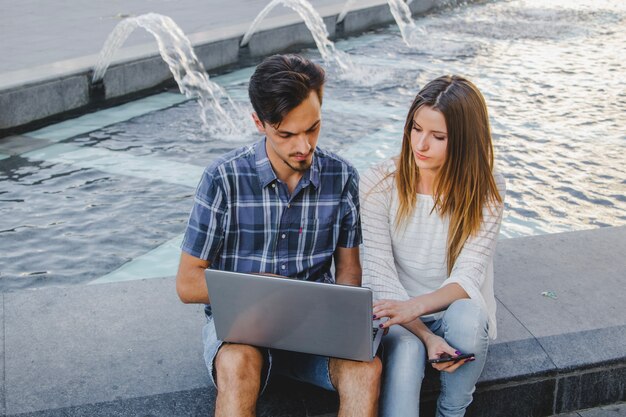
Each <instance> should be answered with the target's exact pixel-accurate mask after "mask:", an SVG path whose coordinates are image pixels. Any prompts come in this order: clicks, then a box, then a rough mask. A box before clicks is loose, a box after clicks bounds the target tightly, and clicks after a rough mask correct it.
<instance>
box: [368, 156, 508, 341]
mask: <svg viewBox="0 0 626 417" xmlns="http://www.w3.org/2000/svg"><path fill="white" fill-rule="evenodd" d="M394 171H395V162H394V161H393V160H387V161H384V162H383V163H381V164H379V165H377V166H375V167H373V168H372V169H370V170H369V171H368V172H367V173H366V174H365V175H363V176H362V178H361V183H360V189H361V191H360V193H361V194H360V195H361V220H362V227H363V242H364V243H363V286H366V287H370V288H371V289H372V290H373V291H374V298H376V299H398V300H405V299H408V298H410V297H415V296H418V295H423V294H428V293H430V292H433V291H435V290H437V289H439V288H441V287H443V286H445V285H448V284H451V283H457V284H459V285H460V286H461V287H462V288H463V289H464V290H465V291H466V292H467V294H468V295H469V296H470V298H472V299H474V300H476V301H477V302H478V303H479V304H480V305H481V306H482V307H483V309H484V310H485V311H486V312H487V313H488V316H489V336H490V337H491V338H492V339H495V337H496V335H497V329H496V301H495V296H494V292H493V256H494V253H495V249H496V243H497V239H498V233H499V231H500V224H501V222H502V212H503V205H497V206H490V207H485V208H484V209H483V222H482V225H481V227H480V229H479V231H478V233H477V234H476V235H473V236H470V238H469V239H468V240H467V241H466V242H465V245H464V246H463V249H462V250H461V253H460V255H459V256H458V258H457V260H456V262H455V264H454V267H453V269H452V273H451V274H450V276H448V274H447V267H446V252H447V237H448V225H449V221H448V219H447V218H441V217H440V216H439V215H438V214H437V212H436V211H432V212H431V210H432V209H433V205H434V201H433V198H432V196H430V195H424V194H418V195H417V201H416V206H415V210H414V212H413V213H412V215H411V216H410V218H409V219H408V220H407V222H406V223H404V225H403V226H402V227H400V228H396V226H395V221H396V213H397V210H398V194H397V190H396V187H395V184H394V177H393V176H392V175H388V174H390V173H392V172H394ZM494 178H495V180H496V184H497V187H498V190H499V192H500V195H501V196H502V198H504V195H505V192H506V185H505V181H504V177H503V176H502V175H501V174H499V173H498V172H494ZM435 316H436V317H438V316H437V315H435Z"/></svg>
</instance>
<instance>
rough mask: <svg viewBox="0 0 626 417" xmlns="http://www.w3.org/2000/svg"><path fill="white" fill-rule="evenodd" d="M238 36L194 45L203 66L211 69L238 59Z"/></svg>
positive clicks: (232, 62)
mask: <svg viewBox="0 0 626 417" xmlns="http://www.w3.org/2000/svg"><path fill="white" fill-rule="evenodd" d="M239 41H240V38H239V37H235V38H232V39H225V40H222V41H217V42H211V43H206V44H202V45H197V46H195V47H194V50H195V52H196V55H197V56H198V59H199V60H200V62H202V65H204V68H205V69H206V70H207V71H208V70H212V69H215V68H220V67H224V66H226V65H231V64H234V63H236V62H237V60H238V59H239Z"/></svg>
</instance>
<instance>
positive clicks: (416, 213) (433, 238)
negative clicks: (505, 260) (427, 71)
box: [361, 76, 505, 417]
mask: <svg viewBox="0 0 626 417" xmlns="http://www.w3.org/2000/svg"><path fill="white" fill-rule="evenodd" d="M504 193H505V184H504V179H503V177H502V176H501V175H499V174H498V173H497V172H494V161H493V147H492V143H491V132H490V128H489V117H488V114H487V107H486V105H485V100H484V98H483V96H482V95H481V93H480V92H479V91H478V89H477V88H476V86H474V84H472V83H471V82H470V81H468V80H466V79H464V78H461V77H458V76H444V77H440V78H437V79H436V80H434V81H431V82H430V83H428V84H427V85H426V86H425V87H424V88H423V89H422V90H421V91H420V92H419V94H418V95H417V96H416V97H415V100H414V101H413V104H412V105H411V108H410V110H409V114H408V116H407V119H406V124H405V127H404V136H403V139H402V150H401V153H400V155H399V156H398V157H396V158H393V159H391V160H388V161H385V162H383V163H381V164H380V165H378V166H375V167H374V168H373V169H371V170H370V171H369V172H367V173H366V174H365V175H364V176H363V177H362V179H361V204H362V223H363V238H364V254H363V285H364V286H369V287H370V288H372V290H373V291H374V294H375V298H376V301H375V303H374V315H375V316H376V317H386V318H388V321H386V322H385V324H384V325H382V327H384V328H389V333H388V334H387V335H386V336H385V337H384V338H383V346H384V349H383V363H384V377H383V378H384V379H383V387H382V392H381V415H382V416H383V417H390V416H403V417H407V416H418V415H419V398H420V387H421V383H422V379H423V377H424V370H425V367H426V366H430V365H429V364H428V363H427V360H428V359H437V358H440V359H441V358H445V357H447V356H451V357H456V356H458V355H460V354H466V353H473V354H474V355H475V357H474V358H472V359H465V360H457V361H454V360H452V361H448V362H441V363H436V364H432V366H433V367H434V368H435V369H437V370H439V371H441V394H440V396H439V399H438V402H437V416H442V417H444V416H445V417H450V416H462V415H464V414H465V409H466V408H467V406H469V404H470V403H471V401H472V393H473V392H474V387H475V385H476V381H477V380H478V377H479V376H480V373H481V372H482V369H483V366H484V364H485V359H486V355H487V347H488V343H489V337H491V338H495V336H496V321H495V309H496V303H495V298H494V294H493V256H494V252H495V247H496V242H497V238H498V232H499V229H500V223H501V221H502V210H503V200H504Z"/></svg>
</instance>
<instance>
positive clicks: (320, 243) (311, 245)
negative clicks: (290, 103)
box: [298, 217, 337, 256]
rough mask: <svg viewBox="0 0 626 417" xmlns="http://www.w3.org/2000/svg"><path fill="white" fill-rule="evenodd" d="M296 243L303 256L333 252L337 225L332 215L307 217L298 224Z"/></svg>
mask: <svg viewBox="0 0 626 417" xmlns="http://www.w3.org/2000/svg"><path fill="white" fill-rule="evenodd" d="M299 235H300V237H299V239H298V245H299V246H300V247H302V248H304V250H303V252H302V254H303V255H304V256H319V255H321V254H323V253H325V252H330V253H332V252H334V251H335V246H336V242H337V225H336V222H335V218H334V217H327V218H307V219H305V220H304V222H303V223H302V224H301V225H300V231H299Z"/></svg>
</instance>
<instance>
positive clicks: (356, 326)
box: [205, 269, 382, 361]
mask: <svg viewBox="0 0 626 417" xmlns="http://www.w3.org/2000/svg"><path fill="white" fill-rule="evenodd" d="M205 277H206V282H207V288H208V290H209V298H210V300H211V309H212V312H213V319H214V322H215V328H216V332H217V337H218V338H219V339H220V340H223V341H227V342H232V343H243V344H248V345H253V346H263V347H270V348H275V349H284V350H290V351H295V352H304V353H311V354H316V355H323V356H331V357H338V358H345V359H353V360H360V361H370V360H372V358H373V357H374V354H375V352H376V349H377V348H378V343H379V342H380V333H382V332H378V333H379V335H377V337H376V338H373V334H372V332H373V322H372V291H371V290H370V289H368V288H362V287H352V286H344V285H337V284H325V283H318V282H308V281H300V280H295V279H289V278H279V277H269V276H264V275H255V274H244V273H238V272H227V271H218V270H214V269H207V270H206V272H205ZM373 339H375V342H376V345H375V346H374V343H373Z"/></svg>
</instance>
